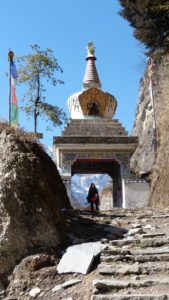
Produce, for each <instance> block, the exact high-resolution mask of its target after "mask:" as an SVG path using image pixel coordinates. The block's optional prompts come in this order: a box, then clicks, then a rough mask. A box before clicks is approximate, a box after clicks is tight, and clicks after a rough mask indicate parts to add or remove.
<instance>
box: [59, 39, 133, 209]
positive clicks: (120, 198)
mask: <svg viewBox="0 0 169 300" xmlns="http://www.w3.org/2000/svg"><path fill="white" fill-rule="evenodd" d="M87 51H88V53H87V57H86V61H87V65H86V70H85V74H84V79H83V85H82V90H81V91H79V92H76V93H74V94H73V95H71V96H70V97H69V98H68V109H69V112H70V120H69V122H68V123H67V126H66V127H65V128H64V130H63V132H62V133H61V136H56V137H54V138H53V151H54V159H55V162H56V164H57V166H58V167H59V169H60V170H61V176H62V179H63V181H64V183H65V185H66V187H67V191H68V194H69V196H70V197H71V191H70V190H71V177H72V176H73V175H74V174H96V173H98V174H108V175H109V176H110V177H111V178H112V182H113V203H112V207H126V201H127V200H126V197H125V196H124V182H125V180H129V178H130V177H131V173H130V158H131V155H132V154H133V152H134V150H135V149H136V147H137V143H138V139H137V137H133V136H132V137H131V136H129V135H128V133H127V131H126V130H125V128H124V127H123V126H122V125H121V123H120V122H119V121H118V120H117V119H114V114H115V111H116V107H117V100H116V99H115V97H114V96H113V95H111V94H110V93H108V92H105V91H104V90H103V89H102V87H101V83H100V79H99V76H98V72H97V69H96V65H95V61H96V57H95V47H94V44H93V43H92V42H89V43H88V46H87ZM124 202H125V203H124Z"/></svg>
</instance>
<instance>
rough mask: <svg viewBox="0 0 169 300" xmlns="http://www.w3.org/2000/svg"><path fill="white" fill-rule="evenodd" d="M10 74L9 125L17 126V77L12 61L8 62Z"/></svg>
mask: <svg viewBox="0 0 169 300" xmlns="http://www.w3.org/2000/svg"><path fill="white" fill-rule="evenodd" d="M10 73H11V74H10V75H11V98H12V112H11V124H12V125H14V126H18V101H17V96H16V79H17V77H18V74H17V70H16V66H15V64H14V62H13V60H11V61H10Z"/></svg>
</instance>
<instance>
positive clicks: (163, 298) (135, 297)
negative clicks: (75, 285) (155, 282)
mask: <svg viewBox="0 0 169 300" xmlns="http://www.w3.org/2000/svg"><path fill="white" fill-rule="evenodd" d="M91 300H169V294H168V295H167V294H159V295H157V294H155V295H153V294H151V295H150V294H142V295H140V294H131V295H130V294H128V295H92V296H91Z"/></svg>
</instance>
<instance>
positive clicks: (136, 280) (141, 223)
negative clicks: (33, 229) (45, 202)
mask: <svg viewBox="0 0 169 300" xmlns="http://www.w3.org/2000/svg"><path fill="white" fill-rule="evenodd" d="M64 214H65V217H66V220H67V239H66V240H65V245H64V247H63V248H61V249H60V250H59V251H58V253H55V254H56V255H50V254H47V253H39V254H36V255H32V256H28V257H26V258H24V259H23V260H22V261H21V262H20V263H19V264H18V265H17V266H16V267H15V269H14V270H13V272H12V274H11V275H10V277H9V278H8V279H9V284H8V286H7V288H6V290H5V291H3V290H2V292H1V287H0V299H3V300H4V299H5V300H14V299H15V300H22V299H23V300H32V299H41V300H49V299H50V300H130V299H131V300H167V299H169V233H168V230H169V208H168V209H165V210H164V209H161V210H160V209H149V208H145V209H138V210H124V209H113V210H112V211H106V212H99V213H93V214H91V213H87V212H80V211H74V210H70V211H65V212H64ZM98 241H101V242H102V243H104V245H106V248H105V249H104V250H103V251H102V252H101V256H100V258H99V257H98V258H97V259H96V260H95V261H94V263H93V265H92V267H91V269H90V271H89V273H88V274H85V275H84V274H80V273H67V274H59V273H58V271H57V266H58V264H59V262H60V259H61V257H62V255H63V254H64V252H65V249H66V248H67V247H68V246H71V245H78V244H79V245H80V244H83V243H86V242H87V243H88V242H98ZM81 263H83V262H81Z"/></svg>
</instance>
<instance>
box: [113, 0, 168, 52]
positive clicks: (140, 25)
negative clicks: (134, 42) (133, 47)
mask: <svg viewBox="0 0 169 300" xmlns="http://www.w3.org/2000/svg"><path fill="white" fill-rule="evenodd" d="M119 2H120V4H121V6H122V10H121V11H120V15H121V16H123V17H124V18H125V19H126V20H128V21H129V23H130V25H131V26H132V27H133V28H134V36H135V37H136V38H137V39H138V40H139V41H140V42H141V43H143V44H144V46H145V48H146V49H147V50H148V53H150V54H151V53H152V52H154V51H159V50H160V51H163V52H169V1H168V0H119Z"/></svg>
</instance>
